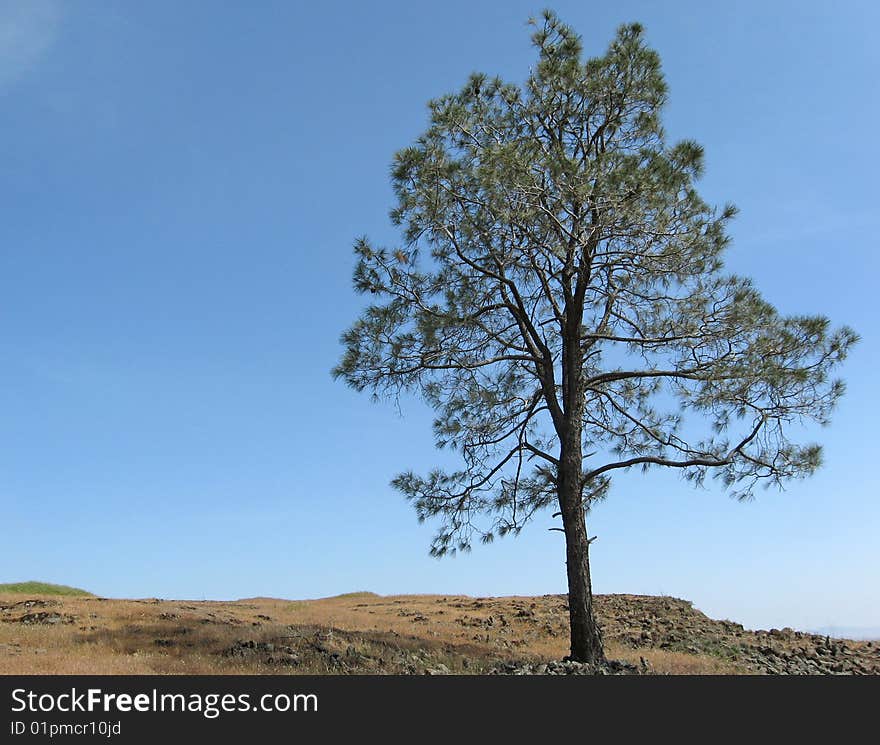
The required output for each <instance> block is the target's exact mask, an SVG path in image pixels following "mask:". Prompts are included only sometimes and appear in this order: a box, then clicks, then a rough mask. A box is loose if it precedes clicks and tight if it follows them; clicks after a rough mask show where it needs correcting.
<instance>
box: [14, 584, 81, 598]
mask: <svg viewBox="0 0 880 745" xmlns="http://www.w3.org/2000/svg"><path fill="white" fill-rule="evenodd" d="M3 594H9V595H68V596H73V597H91V596H92V593H90V592H86V591H85V590H80V589H79V588H78V587H68V586H67V585H52V584H49V583H48V582H11V583H9V584H5V585H4V584H0V595H3Z"/></svg>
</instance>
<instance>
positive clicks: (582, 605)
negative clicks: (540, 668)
mask: <svg viewBox="0 0 880 745" xmlns="http://www.w3.org/2000/svg"><path fill="white" fill-rule="evenodd" d="M575 411H576V412H577V416H576V417H571V418H569V422H568V425H569V426H568V428H567V431H566V436H565V437H564V438H563V441H562V447H561V449H560V454H559V455H560V458H559V468H558V471H557V477H558V480H557V490H558V491H557V493H558V496H559V509H560V511H561V513H562V527H563V530H564V531H565V561H566V566H567V570H568V616H569V624H570V630H571V659H573V660H576V661H577V662H588V663H590V664H596V663H599V662H603V661H604V660H605V653H604V651H603V649H602V635H601V632H600V631H599V625H598V624H597V623H596V617H595V615H594V614H593V586H592V583H591V582H590V542H589V539H588V538H587V521H586V516H585V514H584V504H583V485H582V484H581V478H582V471H583V451H582V448H581V428H580V426H579V421H580V412H579V410H578V409H576V408H575Z"/></svg>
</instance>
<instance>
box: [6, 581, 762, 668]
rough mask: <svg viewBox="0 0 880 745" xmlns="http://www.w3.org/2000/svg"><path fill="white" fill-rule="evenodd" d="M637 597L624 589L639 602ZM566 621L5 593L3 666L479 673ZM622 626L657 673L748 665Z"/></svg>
mask: <svg viewBox="0 0 880 745" xmlns="http://www.w3.org/2000/svg"><path fill="white" fill-rule="evenodd" d="M612 597H616V598H618V599H617V600H615V602H617V603H620V602H624V601H620V600H619V598H621V597H624V596H612ZM24 600H29V601H37V603H36V604H35V605H31V606H29V607H25V606H24V605H23V604H22V603H23V601H24ZM637 600H638V598H635V599H633V600H632V602H631V603H630V601H625V602H627V603H630V605H632V607H633V608H635V610H634V611H633V613H636V614H638V612H639V607H640V606H639V604H638V602H637ZM602 607H603V606H602V605H601V603H600V605H599V610H600V617H601V613H602ZM626 607H627V608H629V607H630V606H629V605H627V606H626ZM28 614H31V616H33V615H34V614H44V615H42V616H40V615H38V616H37V617H36V618H34V617H32V618H30V619H27V618H26V617H27V616H28ZM627 618H628V619H630V617H629V616H627ZM630 620H631V619H630ZM24 621H28V622H24ZM712 623H714V622H712ZM566 624H567V611H566V606H565V598H564V597H563V596H543V597H508V598H471V597H466V596H438V595H402V596H387V597H383V596H378V595H374V594H372V593H351V594H348V595H342V596H338V597H332V598H323V599H318V600H307V601H287V600H276V599H271V598H251V599H248V600H240V601H236V602H204V601H202V602H194V601H192V602H191V601H174V600H106V599H101V598H93V597H66V596H65V597H59V596H37V595H28V596H26V597H24V596H21V595H8V594H6V595H0V673H6V674H16V673H21V674H26V673H35V674H43V673H65V674H123V675H127V674H151V673H159V674H242V673H322V674H323V673H346V672H349V673H350V672H361V673H420V672H424V671H426V670H429V669H432V668H436V667H438V666H439V665H444V666H445V667H446V668H448V670H449V671H451V672H458V673H479V672H482V671H484V670H486V669H488V668H489V667H491V666H493V665H495V664H497V663H498V662H500V661H506V660H513V659H529V660H550V659H560V658H562V657H563V656H564V655H565V654H566V652H567V644H568V639H567V626H566ZM627 633H629V632H628V631H627V630H626V628H625V625H624V626H621V627H620V629H618V630H617V631H615V632H614V633H611V634H609V633H607V632H606V640H607V652H608V655H609V657H613V658H617V659H623V660H627V661H630V662H634V663H638V662H639V661H640V659H641V658H644V659H645V660H646V661H647V662H648V663H649V664H650V665H651V666H652V667H653V669H654V671H655V672H657V673H661V674H718V673H739V672H744V671H745V668H743V667H741V666H739V665H738V664H737V663H736V662H734V661H732V660H724V659H720V658H719V657H716V656H712V655H711V654H691V653H687V652H684V651H680V650H674V649H668V648H667V649H659V648H654V647H652V646H649V645H648V646H637V645H634V644H632V643H631V642H629V641H627V638H628V637H627V636H626V635H627ZM242 642H245V644H244V645H242ZM248 644H251V645H252V646H250V647H249V646H247V645H248Z"/></svg>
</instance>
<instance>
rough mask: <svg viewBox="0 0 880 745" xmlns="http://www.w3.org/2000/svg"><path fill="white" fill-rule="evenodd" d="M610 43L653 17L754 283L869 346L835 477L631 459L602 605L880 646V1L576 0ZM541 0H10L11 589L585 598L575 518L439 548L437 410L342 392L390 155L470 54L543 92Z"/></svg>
mask: <svg viewBox="0 0 880 745" xmlns="http://www.w3.org/2000/svg"><path fill="white" fill-rule="evenodd" d="M554 7H555V9H556V10H557V11H558V12H559V14H560V15H561V16H562V18H563V19H564V20H565V21H567V22H568V23H570V24H572V25H574V26H575V27H576V29H577V30H578V31H579V32H580V33H581V34H582V36H583V37H584V43H585V46H586V49H587V51H588V52H589V53H601V51H602V50H603V49H604V48H605V46H606V44H607V42H608V41H609V40H610V38H611V36H612V34H613V32H614V29H615V27H616V26H617V25H618V24H620V23H622V22H628V21H641V22H642V23H643V24H644V25H645V27H646V31H647V36H648V39H649V42H650V43H651V44H652V46H654V47H655V48H656V49H657V50H658V51H659V52H660V55H661V57H662V59H663V63H664V69H665V72H666V75H667V80H668V83H669V86H670V101H669V105H668V108H667V112H666V125H667V129H668V131H669V133H670V136H671V137H672V138H679V137H681V138H684V137H688V138H694V139H696V140H697V141H699V142H700V143H702V144H703V145H704V147H705V149H706V175H705V177H704V179H703V181H702V192H703V194H704V196H705V197H706V198H707V199H708V200H710V201H712V202H715V203H723V202H726V201H733V202H734V203H736V204H737V205H738V206H739V207H740V210H741V213H740V216H739V217H738V218H737V219H736V220H735V222H734V224H733V226H732V231H731V232H732V235H733V238H734V242H733V245H732V248H731V250H730V253H729V257H728V266H729V267H730V268H731V269H732V270H735V271H737V272H740V273H744V274H748V275H751V276H752V277H753V278H754V279H755V281H756V283H757V285H758V287H759V288H760V289H761V290H762V291H763V292H764V293H765V295H766V296H767V297H768V298H769V299H770V300H771V301H773V302H775V303H776V304H777V306H778V307H779V308H780V309H781V310H783V311H785V312H790V313H800V312H804V313H813V312H821V313H825V314H827V315H829V316H830V317H831V318H832V320H833V321H834V322H835V323H837V324H840V323H847V324H849V325H851V326H853V327H854V328H855V329H856V330H857V331H858V332H859V333H860V334H861V336H862V342H861V344H860V345H859V346H858V347H857V348H856V350H855V352H854V353H853V355H852V356H851V358H850V359H849V360H848V362H847V365H846V367H845V369H844V371H843V372H844V376H845V377H846V379H847V381H848V384H849V392H848V394H847V396H846V397H845V399H844V400H843V403H842V405H841V406H840V408H839V410H838V412H837V415H836V417H835V419H834V422H833V424H832V425H831V426H830V427H828V428H826V429H822V430H817V431H814V432H811V433H810V434H811V435H812V436H813V437H815V438H818V439H820V440H821V441H822V442H823V443H824V444H825V446H826V451H825V454H826V466H825V467H824V469H823V470H822V471H821V472H820V473H819V474H818V475H816V476H815V477H814V478H812V479H811V480H809V481H805V482H797V483H794V484H792V485H791V486H790V487H789V488H788V489H787V491H785V492H783V493H778V492H775V491H769V492H760V493H759V494H758V498H757V499H756V500H755V501H753V502H750V503H745V504H741V503H738V502H735V501H733V500H731V499H729V498H728V497H726V496H725V495H724V494H723V493H722V492H721V491H720V489H719V488H718V487H715V486H714V485H713V486H710V487H709V488H708V489H706V490H702V491H694V490H692V488H691V487H690V486H689V485H687V484H686V483H685V482H683V481H680V480H679V479H678V477H677V476H676V475H664V474H661V473H656V472H655V473H653V474H651V475H649V476H647V477H644V476H642V475H641V474H637V473H633V474H627V475H625V476H622V477H620V478H618V479H617V481H616V485H615V487H614V489H613V492H612V495H611V496H610V497H609V499H608V501H607V502H605V503H604V504H602V505H600V506H598V507H597V508H596V509H595V510H594V512H593V513H592V515H591V517H592V522H591V533H595V534H596V535H598V536H599V540H598V541H597V542H596V543H595V544H594V547H593V581H594V587H595V589H596V590H597V591H598V592H632V593H654V594H656V593H666V594H671V595H676V596H679V597H685V598H688V599H690V600H693V601H694V603H695V604H696V606H697V607H698V608H700V609H702V610H704V611H706V612H707V613H709V614H711V615H713V616H716V617H727V618H731V619H734V620H737V621H740V622H743V623H745V624H747V625H749V626H761V627H770V626H785V625H789V626H795V627H800V628H815V627H823V626H829V625H836V626H846V627H862V628H868V627H870V628H877V627H880V581H878V579H880V577H878V575H880V547H878V543H880V542H878V536H880V503H878V500H877V495H878V492H880V489H878V477H877V469H876V457H877V456H876V453H877V448H876V440H877V437H876V432H875V426H876V422H877V421H878V420H880V406H878V403H877V402H878V396H877V394H876V382H875V380H876V372H875V371H876V368H875V367H874V366H873V364H872V363H874V362H875V361H876V360H877V359H880V345H878V340H877V335H878V331H880V318H878V312H877V276H878V269H880V266H878V264H880V262H878V252H877V245H876V243H877V239H876V228H875V223H876V216H877V207H876V205H877V202H878V196H880V194H878V186H877V183H878V182H877V178H878V166H880V157H878V156H880V152H878V149H880V145H878V140H877V137H876V122H877V121H878V118H880V96H878V82H877V81H878V76H877V71H878V69H880V66H878V62H880V46H878V45H877V44H876V38H875V30H876V27H877V23H878V22H880V9H878V6H877V5H876V4H874V3H870V2H863V3H855V2H840V3H835V4H833V6H829V5H828V4H827V3H820V2H815V3H813V2H791V3H784V2H774V3H767V2H760V3H759V2H754V3H746V2H742V3H729V2H728V3H721V2H718V3H714V2H677V3H663V4H660V3H651V2H622V1H621V2H615V3H607V2H605V3H599V2H583V1H581V2H558V3H556V4H555V6H554ZM540 9H541V6H540V5H534V4H529V3H524V2H503V3H502V2H474V1H473V0H469V1H468V2H458V1H455V2H444V3H413V2H400V3H390V2H377V3H369V4H367V3H337V2H323V3H320V4H308V5H306V4H297V3H291V2H271V1H269V0H263V1H261V2H259V3H209V2H195V1H190V2H179V1H175V2H165V1H163V0H152V1H151V2H149V3H140V2H114V3H109V2H94V1H91V0H79V1H78V2H72V1H71V2H61V1H60V0H0V112H2V117H3V122H4V132H3V137H2V138H0V169H2V178H0V210H2V220H0V371H2V372H0V376H2V385H0V581H16V580H23V579H42V580H47V581H54V582H63V583H68V584H74V585H78V586H82V587H86V588H88V589H90V590H92V591H94V592H96V593H100V594H104V595H109V596H120V597H143V596H158V597H187V598H196V599H198V598H235V597H246V596H254V595H272V596H278V597H291V598H303V597H316V596H325V595H331V594H335V593H340V592H347V591H353V590H373V591H375V592H379V593H396V592H442V593H469V594H474V595H490V594H491V595H502V594H540V593H550V592H563V591H564V590H565V579H564V577H565V572H564V550H563V546H562V542H561V537H560V534H558V533H551V532H549V531H548V530H547V527H549V526H550V525H551V524H553V523H552V522H551V519H550V517H549V516H546V517H544V518H541V519H539V520H537V521H536V522H535V523H534V525H533V526H532V527H531V528H530V530H528V531H527V532H525V533H524V534H523V535H522V536H521V537H520V538H518V539H505V540H503V541H501V542H496V543H495V544H494V545H493V546H490V547H478V548H476V549H475V550H474V552H473V553H472V554H470V555H467V556H459V557H457V558H454V559H444V560H439V561H438V560H435V559H432V558H430V557H429V556H428V554H427V548H428V543H429V540H430V537H431V535H432V532H433V527H434V526H431V525H425V526H419V525H418V524H417V522H416V519H415V516H414V513H413V512H412V510H411V508H410V507H409V505H407V504H406V503H405V502H404V501H403V500H402V498H401V497H400V496H399V495H398V494H397V493H395V492H393V491H392V490H391V488H390V487H389V486H388V481H389V479H390V478H391V477H392V476H393V475H394V474H395V473H397V472H398V471H400V470H403V469H406V468H413V469H415V470H426V469H428V468H430V467H431V466H432V465H433V464H435V463H436V461H437V454H436V452H435V451H434V448H433V442H432V437H431V431H430V421H431V415H430V412H429V411H427V410H426V409H425V407H424V405H423V404H421V403H419V402H418V401H416V400H406V401H403V402H402V405H401V409H400V411H398V410H397V409H396V408H395V407H394V406H392V405H383V404H378V405H377V404H373V403H371V402H370V400H369V397H368V396H366V395H358V394H356V393H354V392H352V391H350V390H349V389H347V388H345V387H344V386H343V385H342V384H341V383H337V382H334V381H333V380H332V379H331V377H330V373H329V371H330V368H331V367H332V366H333V365H334V364H335V362H336V361H337V358H338V356H339V354H340V347H339V344H338V336H339V333H340V332H341V331H342V330H343V329H344V328H345V327H346V326H348V325H349V324H350V322H351V321H352V320H353V319H354V317H355V316H356V314H357V312H358V309H359V308H360V307H361V304H362V299H360V298H358V297H356V296H355V295H354V293H353V292H352V290H351V284H350V274H351V269H352V267H353V255H352V252H351V245H352V242H353V239H354V238H356V237H357V236H359V235H362V234H367V235H369V236H370V237H371V238H373V239H374V240H376V241H377V242H380V243H382V242H385V243H393V242H394V241H395V239H396V234H395V233H394V231H393V228H392V226H391V225H390V223H389V221H388V218H387V213H388V209H389V208H390V207H391V205H392V193H391V188H390V183H389V178H388V169H389V163H390V160H391V156H392V154H393V153H394V151H395V150H397V149H399V148H401V147H404V146H405V145H407V144H409V143H410V142H411V141H412V140H413V139H414V138H415V137H417V136H418V135H419V134H420V132H421V131H422V130H423V129H424V127H425V124H426V108H425V103H426V102H427V100H428V99H429V98H431V97H434V96H436V95H440V94H442V93H445V92H448V91H451V90H454V89H455V88H457V87H458V86H459V85H461V84H462V83H463V82H464V81H465V79H466V77H467V75H468V74H469V73H470V72H471V71H473V70H481V71H485V72H488V73H499V74H501V75H502V76H503V77H505V78H507V79H509V80H512V81H517V82H518V81H521V80H522V79H523V78H524V77H525V75H526V74H527V72H528V67H529V65H530V64H531V63H532V61H533V59H534V55H533V52H532V49H531V47H530V44H529V38H528V37H529V29H528V27H527V26H526V20H527V19H528V17H529V16H530V15H532V14H535V13H537V12H539V11H540Z"/></svg>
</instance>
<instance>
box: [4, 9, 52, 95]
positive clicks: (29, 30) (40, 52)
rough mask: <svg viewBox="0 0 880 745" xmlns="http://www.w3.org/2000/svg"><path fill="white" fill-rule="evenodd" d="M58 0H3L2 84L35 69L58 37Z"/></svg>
mask: <svg viewBox="0 0 880 745" xmlns="http://www.w3.org/2000/svg"><path fill="white" fill-rule="evenodd" d="M60 23H61V6H60V4H59V2H58V0H0V86H6V85H9V84H10V83H14V82H15V81H17V80H19V79H20V78H21V77H23V76H24V75H26V74H27V73H28V72H29V71H30V70H31V69H33V68H34V67H35V66H36V65H37V64H38V63H39V62H40V60H41V59H42V58H43V57H44V56H45V55H46V53H47V52H48V51H49V50H50V49H51V47H52V45H53V44H54V42H55V39H56V38H57V37H58V31H59V26H60Z"/></svg>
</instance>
